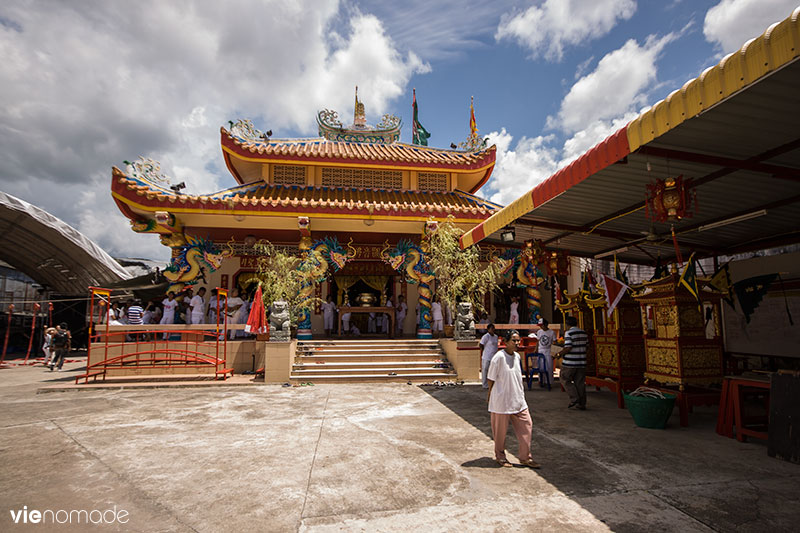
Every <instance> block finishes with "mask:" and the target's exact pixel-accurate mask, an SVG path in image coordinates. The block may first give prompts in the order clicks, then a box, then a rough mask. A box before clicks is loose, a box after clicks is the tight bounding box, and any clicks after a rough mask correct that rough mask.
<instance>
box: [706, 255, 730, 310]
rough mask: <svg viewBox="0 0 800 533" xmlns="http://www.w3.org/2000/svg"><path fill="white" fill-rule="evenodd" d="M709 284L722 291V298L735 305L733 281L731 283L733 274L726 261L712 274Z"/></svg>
mask: <svg viewBox="0 0 800 533" xmlns="http://www.w3.org/2000/svg"><path fill="white" fill-rule="evenodd" d="M708 284H709V285H710V286H711V287H713V288H715V289H716V290H717V291H719V292H720V293H722V298H723V299H724V300H725V301H726V302H728V305H730V306H731V307H734V305H733V283H731V274H730V272H729V269H728V263H725V264H724V265H722V266H721V267H719V269H718V270H717V271H716V272H714V275H713V276H711V280H710V281H709V282H708Z"/></svg>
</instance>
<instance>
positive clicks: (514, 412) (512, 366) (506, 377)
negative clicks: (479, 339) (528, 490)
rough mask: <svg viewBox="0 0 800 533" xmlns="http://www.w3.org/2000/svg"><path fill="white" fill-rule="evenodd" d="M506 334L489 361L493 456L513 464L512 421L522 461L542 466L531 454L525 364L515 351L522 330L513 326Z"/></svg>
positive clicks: (501, 462) (502, 462)
mask: <svg viewBox="0 0 800 533" xmlns="http://www.w3.org/2000/svg"><path fill="white" fill-rule="evenodd" d="M504 338H505V341H506V347H505V349H504V350H501V351H499V352H497V353H496V354H495V356H494V357H493V358H492V362H491V363H489V398H488V400H489V412H490V413H491V420H492V436H493V437H494V458H495V461H497V463H498V464H499V465H500V466H505V467H508V466H511V463H509V462H508V459H506V432H507V431H508V422H509V421H510V422H511V425H512V427H513V428H514V434H515V435H516V436H517V442H519V460H520V463H522V464H523V465H524V466H529V467H531V468H539V466H540V465H539V463H537V462H536V461H534V460H533V459H532V458H531V432H532V431H533V420H531V415H530V413H529V412H528V404H527V402H526V401H525V393H524V391H523V388H522V365H521V363H520V359H519V354H518V353H517V351H516V349H517V345H518V344H519V333H517V332H516V331H514V330H511V331H508V332H507V333H506V334H505V335H504Z"/></svg>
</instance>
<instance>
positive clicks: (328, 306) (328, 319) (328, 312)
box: [322, 294, 336, 337]
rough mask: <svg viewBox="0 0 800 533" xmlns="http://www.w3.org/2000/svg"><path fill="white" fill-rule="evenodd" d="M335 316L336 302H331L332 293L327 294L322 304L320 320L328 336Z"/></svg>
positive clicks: (331, 330)
mask: <svg viewBox="0 0 800 533" xmlns="http://www.w3.org/2000/svg"><path fill="white" fill-rule="evenodd" d="M335 318H336V304H335V303H333V295H332V294H328V298H326V300H325V303H323V304H322V322H323V325H324V328H325V336H326V337H330V336H331V333H332V332H333V323H334V321H335Z"/></svg>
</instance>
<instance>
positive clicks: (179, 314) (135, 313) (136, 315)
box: [101, 287, 252, 339]
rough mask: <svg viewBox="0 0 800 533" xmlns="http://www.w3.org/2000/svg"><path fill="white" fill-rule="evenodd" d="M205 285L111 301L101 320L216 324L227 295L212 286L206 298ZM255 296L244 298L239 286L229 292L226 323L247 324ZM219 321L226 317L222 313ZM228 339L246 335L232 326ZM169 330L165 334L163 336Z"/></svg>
mask: <svg viewBox="0 0 800 533" xmlns="http://www.w3.org/2000/svg"><path fill="white" fill-rule="evenodd" d="M206 292H207V291H206V288H205V287H200V288H198V289H197V293H195V292H194V290H193V289H192V288H191V287H189V288H187V289H185V290H184V291H183V292H181V293H180V294H178V295H176V294H175V293H174V292H172V291H170V292H169V293H167V295H166V297H164V298H163V299H162V298H154V299H152V300H149V301H147V302H146V303H143V302H142V301H141V300H139V299H130V300H128V301H127V302H119V301H112V302H111V305H106V306H105V311H104V312H103V315H104V316H103V317H102V319H101V323H106V322H107V323H108V324H110V325H132V326H138V325H146V324H216V323H217V309H218V308H219V309H221V310H223V312H224V310H225V298H224V297H223V298H219V295H218V294H217V289H212V290H211V293H210V295H209V297H208V298H206ZM251 303H252V296H249V297H248V296H246V297H245V298H242V297H241V296H240V293H239V289H238V288H234V289H232V290H231V291H230V293H229V294H228V302H227V304H228V305H227V323H228V325H233V324H245V323H247V317H248V315H249V313H250V305H251ZM219 318H220V323H222V322H224V321H225V318H226V317H222V316H220V317H219ZM228 334H229V338H230V339H234V338H236V337H237V336H245V335H246V334H245V332H244V331H243V330H236V329H231V330H230V331H229V332H228ZM168 335H169V333H168V332H165V333H164V338H165V339H166V338H167V337H168Z"/></svg>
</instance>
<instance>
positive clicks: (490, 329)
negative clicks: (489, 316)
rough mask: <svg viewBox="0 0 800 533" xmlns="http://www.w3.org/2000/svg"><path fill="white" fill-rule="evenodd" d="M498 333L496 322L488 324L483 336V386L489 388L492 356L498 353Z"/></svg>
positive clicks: (481, 345)
mask: <svg viewBox="0 0 800 533" xmlns="http://www.w3.org/2000/svg"><path fill="white" fill-rule="evenodd" d="M497 341H498V338H497V334H495V332H494V324H489V325H488V326H486V333H485V334H484V336H483V337H481V341H480V347H481V380H482V381H483V388H484V389H488V388H489V381H488V379H489V378H488V374H489V363H491V362H492V357H494V354H496V353H497Z"/></svg>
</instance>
